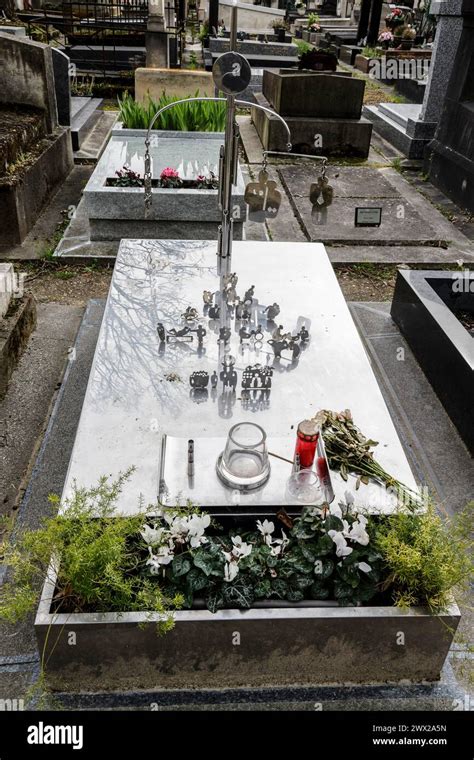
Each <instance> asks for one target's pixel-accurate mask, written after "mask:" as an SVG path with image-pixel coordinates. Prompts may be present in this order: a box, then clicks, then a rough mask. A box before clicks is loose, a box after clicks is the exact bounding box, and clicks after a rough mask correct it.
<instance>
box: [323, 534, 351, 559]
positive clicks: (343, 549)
mask: <svg viewBox="0 0 474 760" xmlns="http://www.w3.org/2000/svg"><path fill="white" fill-rule="evenodd" d="M328 536H330V537H331V538H332V540H333V541H334V543H335V544H336V555H337V556H338V557H347V556H348V555H349V554H351V553H352V552H353V551H354V550H353V549H352V548H351V547H350V546H347V541H346V539H345V538H344V535H343V533H342V532H341V531H339V530H328Z"/></svg>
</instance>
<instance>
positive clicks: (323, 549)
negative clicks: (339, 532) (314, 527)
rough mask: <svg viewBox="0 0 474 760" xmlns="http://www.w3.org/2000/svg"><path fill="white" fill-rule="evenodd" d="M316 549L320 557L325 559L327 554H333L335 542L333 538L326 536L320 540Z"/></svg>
mask: <svg viewBox="0 0 474 760" xmlns="http://www.w3.org/2000/svg"><path fill="white" fill-rule="evenodd" d="M341 527H342V526H341ZM316 549H317V554H318V557H324V555H325V554H331V552H332V551H333V549H334V542H333V540H332V538H331V536H328V535H324V536H321V537H320V538H318V542H317V544H316Z"/></svg>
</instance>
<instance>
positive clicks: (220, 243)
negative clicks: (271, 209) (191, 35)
mask: <svg viewBox="0 0 474 760" xmlns="http://www.w3.org/2000/svg"><path fill="white" fill-rule="evenodd" d="M236 44H237V6H236V5H232V7H231V19H230V50H234V49H235V47H236ZM223 147H224V151H223V160H222V161H221V162H220V169H221V175H220V177H219V181H220V183H221V185H222V193H220V198H221V202H222V217H221V225H220V227H219V230H218V234H217V271H218V274H219V275H220V301H221V303H220V327H221V328H228V327H229V326H230V313H229V308H228V306H227V302H226V298H225V288H224V277H225V275H227V274H230V272H231V271H232V234H233V218H232V185H233V183H234V167H235V162H236V152H237V150H238V130H237V125H236V123H235V97H234V95H230V94H229V95H227V111H226V122H225V134H224V146H223ZM219 347H220V350H219V361H220V363H221V365H222V361H223V359H224V356H225V353H226V351H225V345H224V343H223V342H222V341H221V343H220V344H219Z"/></svg>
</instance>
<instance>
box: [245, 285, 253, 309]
mask: <svg viewBox="0 0 474 760" xmlns="http://www.w3.org/2000/svg"><path fill="white" fill-rule="evenodd" d="M254 293H255V285H251V286H250V288H249V289H248V290H246V291H245V295H244V304H245V306H251V305H252V301H253V294H254Z"/></svg>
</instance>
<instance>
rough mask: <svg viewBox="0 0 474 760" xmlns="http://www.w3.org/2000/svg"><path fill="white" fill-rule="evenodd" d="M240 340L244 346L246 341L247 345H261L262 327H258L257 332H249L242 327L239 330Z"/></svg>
mask: <svg viewBox="0 0 474 760" xmlns="http://www.w3.org/2000/svg"><path fill="white" fill-rule="evenodd" d="M239 338H240V344H241V345H242V344H243V343H244V341H245V342H246V343H251V342H253V344H254V345H255V344H257V343H261V342H262V340H263V330H262V328H261V326H260V325H258V326H257V327H256V328H255V330H249V331H248V332H247V329H246V328H245V327H244V326H242V327H241V328H240V330H239Z"/></svg>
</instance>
